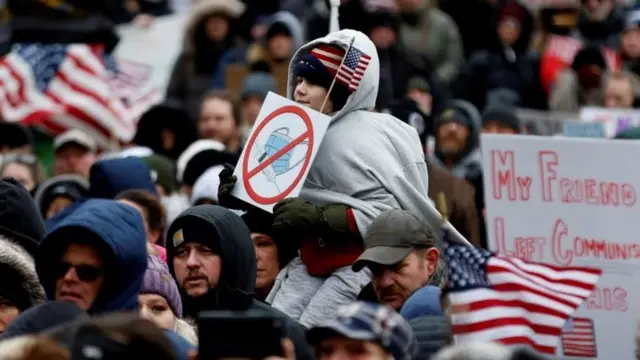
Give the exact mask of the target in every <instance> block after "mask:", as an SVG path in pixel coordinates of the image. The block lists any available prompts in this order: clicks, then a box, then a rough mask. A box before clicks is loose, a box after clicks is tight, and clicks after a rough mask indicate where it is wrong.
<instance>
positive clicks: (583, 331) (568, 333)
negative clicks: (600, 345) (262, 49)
mask: <svg viewBox="0 0 640 360" xmlns="http://www.w3.org/2000/svg"><path fill="white" fill-rule="evenodd" d="M562 354H563V355H564V356H575V357H580V358H592V359H595V358H597V357H598V351H597V347H596V334H595V329H594V326H593V320H591V319H589V318H573V319H571V320H569V322H568V323H567V326H565V327H564V328H563V329H562Z"/></svg>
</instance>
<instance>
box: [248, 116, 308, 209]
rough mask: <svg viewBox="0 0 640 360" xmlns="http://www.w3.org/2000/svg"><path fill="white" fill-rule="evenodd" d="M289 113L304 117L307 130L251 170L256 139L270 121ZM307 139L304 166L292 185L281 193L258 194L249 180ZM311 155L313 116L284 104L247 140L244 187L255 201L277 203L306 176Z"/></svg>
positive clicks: (267, 203)
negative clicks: (272, 194)
mask: <svg viewBox="0 0 640 360" xmlns="http://www.w3.org/2000/svg"><path fill="white" fill-rule="evenodd" d="M287 113H291V114H294V115H297V116H298V117H300V119H302V121H303V122H304V124H305V126H306V128H307V130H306V131H305V132H304V133H302V134H301V135H300V136H298V137H296V138H295V139H293V140H292V141H291V142H290V143H288V144H287V145H285V146H284V147H283V148H282V149H280V150H278V151H277V152H276V153H275V154H273V155H272V156H270V157H268V158H266V159H264V160H262V161H261V162H260V163H259V164H258V166H256V167H255V168H253V169H251V170H249V159H250V158H251V156H250V155H251V151H253V149H254V145H255V142H256V139H257V138H258V135H260V134H261V132H262V130H263V129H264V127H265V126H266V125H267V124H268V123H269V122H271V121H272V120H273V119H275V118H276V117H278V116H280V115H283V114H287ZM305 140H308V143H307V151H306V153H305V156H304V160H303V162H302V166H301V167H300V170H299V172H298V174H297V175H296V177H295V179H294V180H293V182H292V183H291V185H289V186H288V187H287V188H286V189H284V191H282V192H281V193H280V194H278V195H275V196H262V195H260V194H258V192H257V191H256V190H255V189H254V188H253V186H252V185H251V182H250V181H249V180H251V178H252V177H254V176H256V175H257V174H259V173H260V172H262V170H264V169H265V168H266V167H267V166H270V165H271V164H273V162H274V161H276V160H278V158H280V157H282V156H284V155H285V154H287V153H288V152H289V151H291V150H293V149H294V148H295V147H296V146H298V145H299V144H300V143H302V142H303V141H305ZM311 155H313V123H312V122H311V118H310V117H309V115H308V114H307V113H306V112H305V111H304V110H303V109H301V108H299V107H297V106H293V105H288V106H283V107H281V108H279V109H277V110H275V111H274V112H272V113H271V114H269V115H268V116H267V117H266V118H265V119H264V120H263V121H262V122H261V123H260V125H258V127H257V128H256V130H255V131H254V132H253V134H251V137H250V138H249V140H248V141H247V151H246V154H245V155H244V159H243V160H242V182H243V184H244V188H245V190H246V192H247V194H248V195H249V197H250V198H251V199H252V200H253V201H255V202H256V203H258V204H261V205H271V204H275V203H277V202H278V201H280V200H282V199H284V198H286V197H287V196H288V195H289V194H291V192H292V191H293V190H294V189H295V188H296V186H297V185H298V184H299V183H300V181H301V180H302V177H303V176H304V174H305V173H306V171H307V169H308V168H309V165H311Z"/></svg>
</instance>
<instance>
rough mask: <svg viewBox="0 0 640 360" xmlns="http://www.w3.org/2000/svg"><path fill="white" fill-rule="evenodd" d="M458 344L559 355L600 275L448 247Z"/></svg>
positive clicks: (466, 248)
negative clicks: (510, 347)
mask: <svg viewBox="0 0 640 360" xmlns="http://www.w3.org/2000/svg"><path fill="white" fill-rule="evenodd" d="M445 244H446V245H445V251H444V255H445V261H446V263H447V265H448V268H449V281H448V286H447V290H446V291H447V292H448V295H449V300H450V302H451V306H452V317H451V321H452V325H453V329H452V330H453V334H454V338H455V340H456V342H466V341H480V342H490V341H496V342H500V343H502V344H505V345H528V346H530V347H532V348H533V349H534V350H536V351H538V352H540V353H544V354H555V352H556V348H557V347H558V345H559V343H560V335H561V331H562V328H563V326H564V325H565V323H566V322H567V320H568V319H569V318H570V317H571V316H572V315H573V313H574V312H575V311H576V309H577V308H578V307H579V306H580V304H582V302H583V301H584V300H585V299H586V298H587V297H588V296H589V295H590V294H591V292H592V291H593V289H594V288H595V285H596V283H597V282H598V279H599V277H600V274H601V270H600V269H590V268H582V267H565V268H560V267H555V266H550V265H545V264H537V263H528V262H525V261H522V260H520V259H517V258H511V257H503V256H499V255H495V254H493V253H491V252H489V251H486V250H484V249H476V248H470V247H468V246H464V245H459V244H452V243H449V242H445Z"/></svg>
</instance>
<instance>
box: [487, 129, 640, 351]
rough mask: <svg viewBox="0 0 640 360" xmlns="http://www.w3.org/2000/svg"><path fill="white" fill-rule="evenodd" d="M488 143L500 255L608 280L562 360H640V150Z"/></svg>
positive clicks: (609, 144) (568, 335)
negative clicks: (583, 270)
mask: <svg viewBox="0 0 640 360" xmlns="http://www.w3.org/2000/svg"><path fill="white" fill-rule="evenodd" d="M481 143H482V152H483V162H484V171H485V172H484V191H485V199H486V209H487V229H488V236H489V247H490V249H491V250H493V251H498V252H501V253H505V254H507V255H511V256H517V257H519V258H522V259H524V260H527V261H534V262H543V263H547V264H552V265H556V266H589V267H596V268H601V269H602V270H603V275H602V277H601V278H600V281H599V282H598V286H597V288H596V290H595V291H594V293H593V294H592V295H591V297H589V298H588V299H587V300H586V301H585V302H584V303H583V304H582V306H581V307H580V308H579V310H578V311H577V312H576V314H575V315H574V318H573V320H572V321H570V322H569V323H568V324H567V326H565V329H563V335H562V338H561V343H560V344H559V347H558V353H557V355H559V356H563V357H565V358H571V359H573V358H575V359H591V358H597V359H618V360H632V359H635V353H634V351H635V340H634V335H635V330H636V323H637V317H636V314H637V310H638V302H639V300H640V286H637V282H638V278H640V242H639V241H638V239H637V236H638V234H640V208H639V204H637V202H638V201H637V200H638V190H637V189H636V186H639V185H638V182H639V181H640V167H638V165H637V161H638V160H637V159H638V156H639V155H640V143H638V142H633V141H614V140H602V139H580V138H547V137H534V136H521V135H518V136H507V135H482V140H481Z"/></svg>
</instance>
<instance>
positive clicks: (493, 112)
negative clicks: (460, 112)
mask: <svg viewBox="0 0 640 360" xmlns="http://www.w3.org/2000/svg"><path fill="white" fill-rule="evenodd" d="M489 121H495V122H498V123H500V124H504V125H506V126H508V127H510V128H512V129H513V130H514V131H515V132H516V133H517V134H520V133H522V123H521V122H520V119H519V118H518V116H517V115H516V114H515V112H514V111H513V110H512V109H509V108H501V107H496V108H493V109H488V110H487V111H485V113H484V114H482V125H484V124H486V123H487V122H489Z"/></svg>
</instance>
